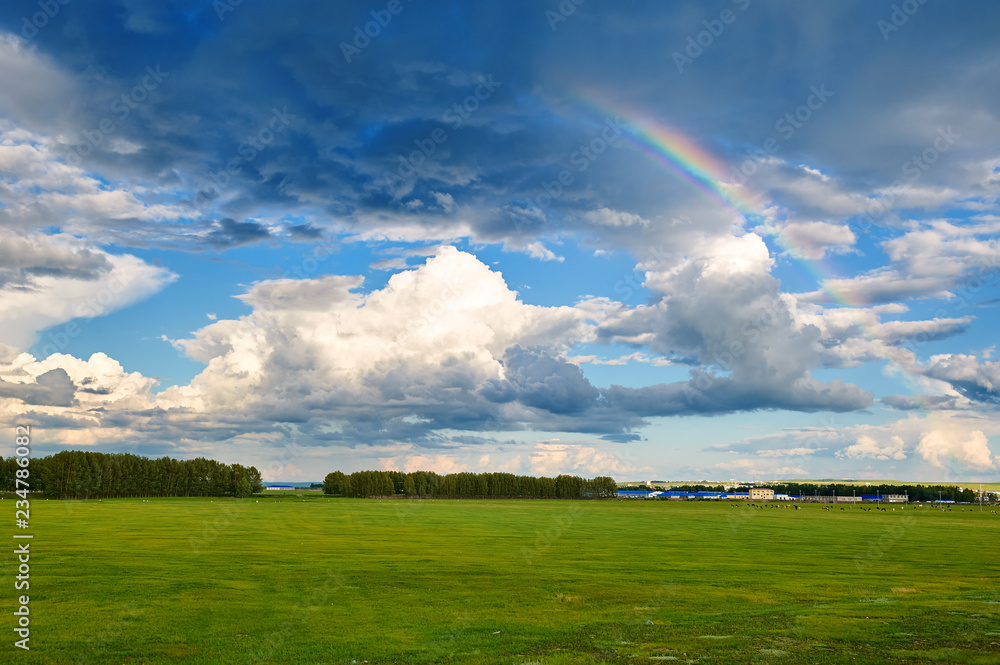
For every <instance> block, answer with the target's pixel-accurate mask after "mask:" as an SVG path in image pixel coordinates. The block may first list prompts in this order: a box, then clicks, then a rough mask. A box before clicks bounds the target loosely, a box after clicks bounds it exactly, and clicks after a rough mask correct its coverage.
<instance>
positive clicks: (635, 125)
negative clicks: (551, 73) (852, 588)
mask: <svg viewBox="0 0 1000 665" xmlns="http://www.w3.org/2000/svg"><path fill="white" fill-rule="evenodd" d="M570 96H571V98H572V99H574V100H575V101H576V102H577V103H578V104H580V105H581V106H582V107H584V109H585V110H588V111H590V112H592V113H596V114H598V115H599V116H600V117H608V116H612V117H616V119H620V120H624V121H625V122H624V123H620V124H622V125H624V127H625V135H626V137H627V139H628V140H629V141H630V142H631V143H632V144H633V145H634V146H635V147H637V148H638V149H640V150H641V151H642V152H643V153H645V154H647V155H649V156H650V157H651V158H652V159H654V160H655V161H656V162H657V163H659V164H660V165H661V166H663V167H664V168H665V169H666V170H668V171H670V172H671V173H673V174H674V175H675V176H677V177H678V178H679V179H680V180H681V181H683V182H685V183H687V184H688V185H689V186H690V187H691V188H693V189H695V190H697V191H698V192H700V193H701V194H703V195H704V196H706V197H708V198H709V199H711V200H714V201H716V202H717V203H719V204H720V205H721V206H723V207H725V208H728V209H730V210H732V211H733V212H734V213H735V214H736V215H738V216H739V217H741V218H742V219H743V220H744V223H745V225H746V227H747V228H755V227H760V226H762V225H764V224H765V223H766V221H767V216H766V215H765V213H764V210H765V206H766V204H767V200H766V197H764V196H763V195H762V194H760V193H758V192H756V191H754V190H753V189H752V188H750V187H749V186H747V185H746V183H745V178H743V180H744V182H734V180H735V179H736V178H734V177H733V176H736V175H737V170H736V168H730V169H728V170H727V168H726V165H724V164H723V163H722V162H721V161H720V160H719V159H718V158H717V157H715V155H713V154H712V153H710V152H709V151H707V150H705V149H704V148H702V147H701V146H700V145H698V144H697V143H695V142H694V141H693V140H692V139H690V138H689V137H688V136H687V135H685V134H684V133H683V132H682V131H680V130H678V129H676V128H674V127H670V126H669V125H667V124H665V123H663V122H661V121H656V120H653V119H651V118H649V117H648V116H646V115H645V114H642V113H638V112H635V111H632V110H629V109H625V108H623V107H621V106H620V105H613V104H607V103H603V102H597V101H595V99H596V97H595V96H594V95H592V94H585V95H580V94H573V93H571V95H570ZM761 230H763V231H764V234H766V235H774V234H773V232H772V231H768V230H764V229H761ZM775 241H776V242H777V243H778V244H779V245H780V246H781V247H782V248H783V249H785V250H787V252H786V253H787V255H788V256H789V257H791V258H792V259H793V260H795V261H796V262H797V263H798V264H799V266H801V268H802V269H803V270H804V271H805V272H806V273H807V274H809V276H810V277H811V278H812V279H813V280H815V282H816V284H817V286H818V288H819V289H822V290H823V291H824V292H825V293H826V294H827V296H828V297H829V298H830V300H831V301H832V302H833V303H835V304H837V305H840V306H843V307H846V308H851V309H857V308H861V307H865V306H866V305H867V303H864V302H861V301H860V300H858V301H852V300H851V298H850V297H849V295H848V294H847V293H846V292H843V291H840V290H838V289H836V288H835V287H834V286H833V284H834V275H835V274H834V272H833V271H832V270H830V269H828V268H826V267H825V266H824V264H823V263H822V262H820V261H815V260H810V259H808V258H805V257H806V256H807V252H806V251H805V249H806V248H805V247H804V246H796V245H795V244H794V240H793V239H791V238H783V237H777V236H775ZM854 327H855V330H857V332H858V333H860V334H861V335H862V336H864V337H866V338H867V339H869V340H875V339H877V338H878V336H877V335H875V334H874V331H872V330H871V329H870V327H869V326H868V324H867V321H866V319H865V318H864V315H863V314H861V313H859V315H858V316H857V318H856V319H855V323H854ZM883 359H884V360H888V361H890V362H892V359H891V358H890V357H889V355H888V354H883ZM892 364H893V365H895V363H894V362H892ZM896 367H898V366H896ZM899 369H900V370H902V368H899ZM897 376H898V377H899V379H900V380H901V382H902V383H903V384H905V385H906V387H907V389H908V390H909V391H910V393H911V394H912V395H913V396H914V397H915V402H916V403H917V404H918V406H919V407H920V409H921V410H922V411H924V412H925V413H926V412H927V411H928V409H927V408H926V406H925V404H926V400H925V399H924V398H923V396H922V394H921V393H922V392H923V391H922V390H921V389H920V387H919V385H918V384H917V383H916V381H915V380H914V377H913V376H911V375H910V373H909V372H907V371H899V372H897Z"/></svg>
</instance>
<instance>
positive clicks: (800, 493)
mask: <svg viewBox="0 0 1000 665" xmlns="http://www.w3.org/2000/svg"><path fill="white" fill-rule="evenodd" d="M618 498H620V499H657V500H670V501H692V500H702V501H772V502H781V501H794V502H801V503H910V502H922V503H941V504H954V503H979V502H983V503H989V504H993V503H996V502H998V501H1000V492H995V491H985V490H984V491H982V492H981V493H980V490H978V489H975V488H965V487H956V486H953V485H915V486H909V485H901V486H898V487H891V488H890V487H887V486H884V485H881V486H876V487H871V486H870V485H868V486H848V485H812V484H799V483H789V484H788V485H780V486H777V488H776V487H768V486H757V485H745V484H735V485H721V486H717V487H714V488H709V487H706V486H703V485H681V486H676V485H668V484H666V483H664V482H663V481H650V480H647V481H644V482H642V483H628V484H625V485H622V486H620V487H619V489H618Z"/></svg>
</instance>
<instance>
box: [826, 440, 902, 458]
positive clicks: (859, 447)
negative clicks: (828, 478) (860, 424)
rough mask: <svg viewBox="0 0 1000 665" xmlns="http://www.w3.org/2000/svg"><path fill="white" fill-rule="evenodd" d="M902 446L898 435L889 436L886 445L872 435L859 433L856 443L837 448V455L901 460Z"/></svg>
mask: <svg viewBox="0 0 1000 665" xmlns="http://www.w3.org/2000/svg"><path fill="white" fill-rule="evenodd" d="M904 448H905V444H904V442H903V439H901V438H900V437H898V436H893V437H891V438H890V439H889V443H888V444H887V445H880V444H879V442H878V441H876V440H875V439H873V438H872V437H870V436H866V435H861V436H859V437H858V440H857V442H856V443H854V444H852V445H850V446H848V447H846V448H844V449H842V450H838V451H837V456H838V457H847V458H849V459H867V458H870V459H877V460H888V459H896V460H902V459H906V452H905V450H904Z"/></svg>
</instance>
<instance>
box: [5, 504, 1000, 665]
mask: <svg viewBox="0 0 1000 665" xmlns="http://www.w3.org/2000/svg"><path fill="white" fill-rule="evenodd" d="M0 506H8V507H9V508H10V513H11V514H10V519H9V520H8V522H9V523H12V522H13V512H14V510H13V509H14V506H13V502H11V501H10V500H9V499H6V500H4V501H3V502H0ZM989 510H990V509H987V510H986V512H985V513H983V514H980V512H979V510H978V507H977V508H976V509H975V510H971V509H970V508H969V507H965V510H960V508H959V507H957V506H956V507H955V508H953V510H952V511H951V512H941V511H940V509H934V508H929V507H925V508H920V509H914V508H910V507H907V508H906V509H905V510H897V511H895V512H892V511H889V512H885V513H882V512H875V511H872V512H870V513H869V512H861V511H860V510H858V509H854V510H845V511H840V510H839V509H837V510H831V511H824V510H823V509H822V507H821V506H819V505H810V506H806V507H805V508H803V509H802V510H799V511H794V510H792V509H790V508H785V509H770V508H768V509H759V508H749V507H747V506H746V505H742V506H741V507H733V506H732V505H731V504H727V503H723V504H716V503H708V502H706V503H680V502H647V501H630V502H622V501H589V502H588V501H554V500H535V501H530V500H524V501H517V500H507V501H485V500H484V501H474V500H462V501H454V500H438V501H412V502H410V501H389V500H386V501H378V500H364V499H354V500H352V499H332V500H329V499H326V498H322V497H317V496H315V495H313V496H305V497H302V498H299V497H296V496H294V495H290V494H286V495H283V496H281V497H274V498H271V497H268V498H264V499H260V500H259V503H258V502H257V501H256V500H255V499H250V500H241V501H238V500H233V499H229V500H220V499H215V500H208V499H150V500H148V502H143V501H141V500H122V499H119V500H104V501H101V502H98V501H87V502H69V501H65V502H64V501H44V500H40V499H34V500H33V501H32V507H31V518H32V520H31V530H30V531H31V533H33V534H34V536H35V537H34V540H33V541H32V545H31V549H32V556H31V590H30V592H27V593H29V594H30V598H31V600H30V608H31V620H32V622H31V640H30V645H31V651H30V652H23V651H21V650H20V649H15V648H14V647H13V646H12V645H13V642H14V640H15V639H17V638H16V636H15V634H14V633H13V631H12V630H11V628H13V625H14V622H13V620H12V616H11V614H10V612H11V611H12V609H13V608H14V607H15V598H16V596H17V595H18V594H20V593H25V592H15V591H14V590H13V579H14V576H15V575H16V565H17V564H16V562H15V561H14V560H13V557H12V556H11V555H10V554H8V555H7V557H6V558H5V559H4V567H3V571H2V572H3V575H4V577H5V578H6V579H5V581H4V582H3V587H4V588H5V589H7V591H6V595H5V596H4V607H5V608H6V609H5V613H6V616H7V619H6V625H7V626H8V629H7V630H5V633H6V635H7V644H4V645H3V646H2V649H3V653H4V657H3V662H5V663H6V662H9V663H46V664H48V663H95V664H96V663H132V664H138V663H146V664H152V663H263V662H267V663H288V664H292V665H298V664H313V663H331V664H333V663H343V664H349V663H351V662H352V661H355V660H356V661H357V663H358V664H359V665H361V664H362V663H363V662H364V661H367V662H368V663H371V664H375V663H429V662H455V663H484V664H485V663H511V664H516V663H525V664H526V663H546V664H549V663H551V664H558V663H644V662H661V661H679V662H697V663H706V664H715V663H743V664H745V663H893V662H908V663H983V664H986V663H997V662H1000V587H998V583H997V580H998V579H1000V575H998V573H1000V556H998V554H1000V552H998V543H1000V515H992V514H990V512H989ZM13 531H14V529H13V528H8V529H7V536H6V537H7V541H8V543H10V542H12V540H11V535H12V533H13Z"/></svg>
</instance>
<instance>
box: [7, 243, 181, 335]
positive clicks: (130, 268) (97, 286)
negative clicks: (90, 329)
mask: <svg viewBox="0 0 1000 665" xmlns="http://www.w3.org/2000/svg"><path fill="white" fill-rule="evenodd" d="M0 236H2V237H4V241H5V247H4V249H3V250H0V258H3V255H5V254H7V253H8V252H10V253H11V254H12V256H8V257H7V258H4V259H3V269H0V276H3V275H4V274H6V277H7V279H6V280H2V281H3V282H6V283H5V284H3V285H2V286H0V319H2V320H3V321H4V326H3V328H0V343H4V344H8V345H12V346H16V347H18V348H20V349H27V348H28V347H29V346H30V345H31V344H32V343H33V342H34V341H35V339H36V338H37V335H38V333H39V332H40V331H42V330H44V329H45V328H49V327H51V326H55V325H59V324H63V323H66V322H69V321H71V320H73V319H78V318H93V317H95V316H101V315H104V314H107V313H109V312H112V311H114V310H117V309H120V308H122V307H127V306H128V305H131V304H133V303H135V302H138V301H140V300H144V299H146V298H148V297H149V296H151V295H153V294H154V293H157V292H158V291H160V290H161V289H163V288H164V287H165V286H167V285H168V284H170V283H171V282H173V281H174V280H175V279H177V275H175V274H173V273H172V272H170V271H169V270H167V269H165V268H161V267H158V266H153V265H150V264H148V263H146V262H144V261H142V260H141V259H138V258H136V257H134V256H132V255H129V254H122V255H113V254H109V253H107V252H104V251H103V250H100V249H97V248H96V247H93V246H90V245H88V244H87V243H85V242H83V241H80V240H77V239H75V238H71V237H68V236H45V235H41V234H30V235H13V234H9V233H3V232H2V231H0ZM78 333H79V329H78V328H76V327H72V326H71V327H70V328H67V329H65V330H56V331H53V333H52V339H50V340H49V342H50V343H51V348H49V347H46V349H47V351H46V353H54V352H57V351H61V350H63V349H65V346H66V344H67V343H68V339H64V338H65V337H66V336H67V335H75V334H78Z"/></svg>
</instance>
